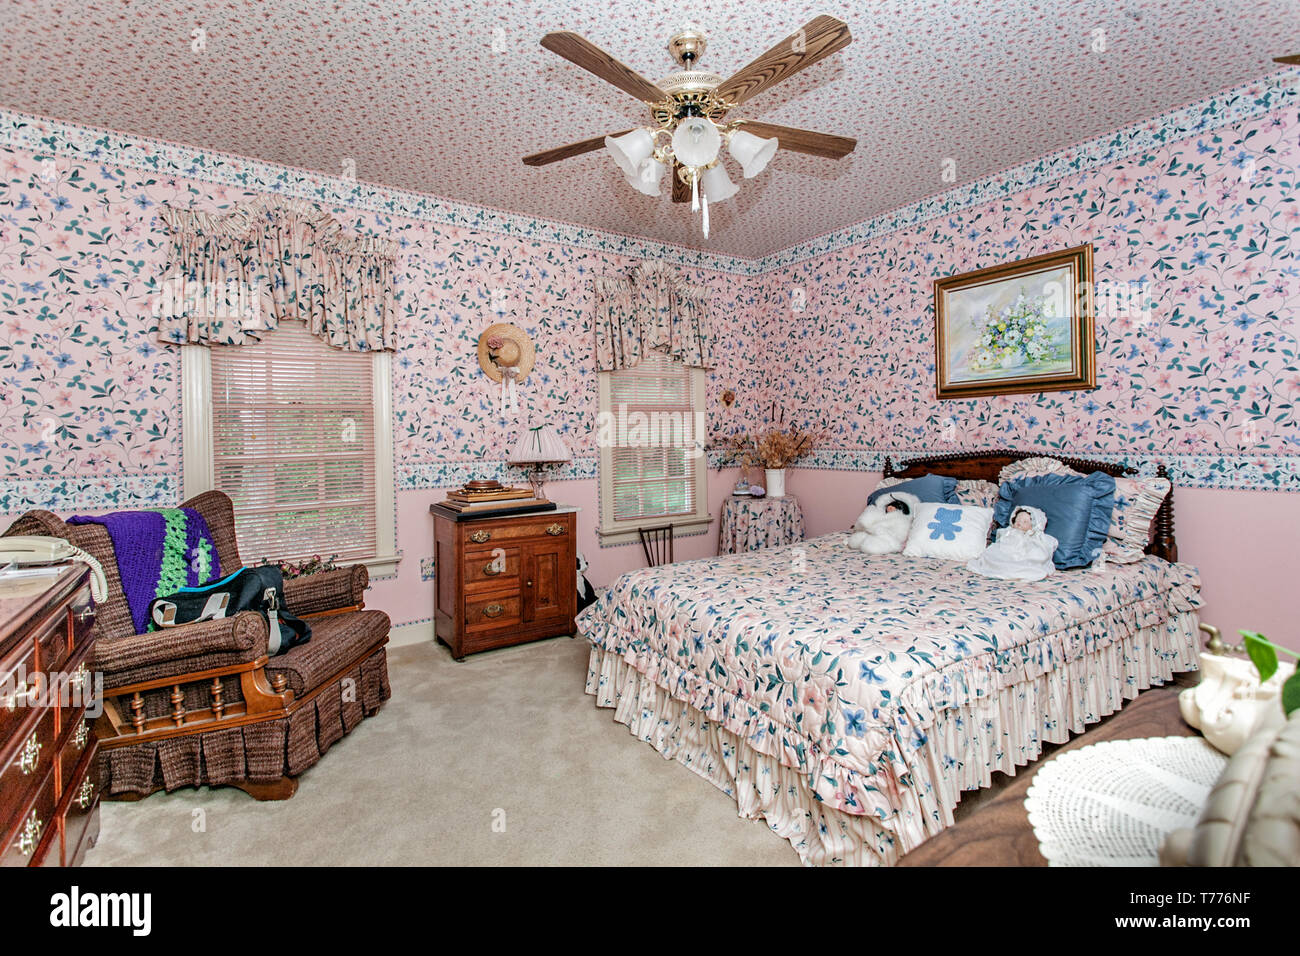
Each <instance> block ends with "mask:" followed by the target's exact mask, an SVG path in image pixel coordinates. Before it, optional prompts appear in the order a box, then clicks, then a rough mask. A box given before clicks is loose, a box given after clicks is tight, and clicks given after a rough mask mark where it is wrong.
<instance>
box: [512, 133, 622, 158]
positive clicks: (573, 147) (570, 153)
mask: <svg viewBox="0 0 1300 956" xmlns="http://www.w3.org/2000/svg"><path fill="white" fill-rule="evenodd" d="M630 132H632V131H631V130H630V129H623V130H619V131H618V132H617V133H610V134H608V135H610V136H622V135H623V134H624V133H630ZM604 145H605V137H604V136H593V137H592V138H591V139H584V140H583V141H582V142H580V143H570V144H569V145H568V146H557V147H555V148H554V149H548V150H545V151H544V152H540V153H533V154H532V155H531V156H525V157H524V165H525V166H545V165H547V164H548V163H558V162H559V161H560V160H562V159H572V158H573V157H574V156H581V155H582V154H583V153H590V152H592V151H594V150H597V149H600V148H601V147H602V146H604Z"/></svg>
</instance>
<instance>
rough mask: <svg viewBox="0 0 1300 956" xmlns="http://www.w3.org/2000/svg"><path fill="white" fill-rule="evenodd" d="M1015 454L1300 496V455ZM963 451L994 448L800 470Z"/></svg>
mask: <svg viewBox="0 0 1300 956" xmlns="http://www.w3.org/2000/svg"><path fill="white" fill-rule="evenodd" d="M1007 450H1009V451H1020V452H1026V453H1028V454H1039V455H1053V456H1057V457H1070V458H1085V459H1092V460H1094V461H1104V462H1114V463H1115V464H1120V465H1127V466H1129V467H1132V468H1136V469H1137V470H1138V472H1139V473H1141V474H1143V475H1152V474H1155V470H1156V466H1157V465H1160V464H1163V465H1164V466H1165V468H1166V469H1168V471H1169V478H1170V480H1171V481H1172V482H1173V483H1174V485H1175V486H1176V487H1180V488H1218V489H1223V490H1229V489H1231V490H1239V491H1290V492H1300V455H1278V454H1261V455H1241V454H1232V455H1180V454H1176V453H1168V454H1167V453H1164V452H1146V453H1143V452H1136V453H1128V452H1107V451H1094V450H1092V449H1087V448H1052V447H1047V446H1044V445H1030V446H1014V445H1011V446H1007ZM963 451H970V452H977V451H988V446H980V447H972V448H963V447H961V446H959V445H938V446H934V447H931V448H871V449H867V448H823V449H820V450H818V451H815V452H813V453H812V454H811V455H809V456H808V457H807V458H805V459H803V460H801V461H800V462H799V464H798V465H797V466H795V467H798V468H809V469H815V470H818V471H863V472H878V471H880V470H881V469H882V468H884V464H885V456H886V455H888V456H889V457H890V458H891V459H892V460H893V462H894V464H898V463H899V462H902V461H907V460H909V459H912V458H924V457H928V456H930V455H952V454H957V453H959V452H963Z"/></svg>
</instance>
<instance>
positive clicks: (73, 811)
mask: <svg viewBox="0 0 1300 956" xmlns="http://www.w3.org/2000/svg"><path fill="white" fill-rule="evenodd" d="M63 805H64V807H65V808H66V809H65V810H64V817H63V845H64V847H65V848H66V850H65V857H66V860H65V862H67V863H69V864H70V863H71V862H72V859H73V857H74V856H76V854H77V851H78V848H79V847H80V846H81V843H82V840H83V836H84V834H85V832H86V829H87V827H89V826H90V825H91V821H92V820H93V819H94V816H95V810H96V808H97V807H98V806H99V761H98V760H96V759H95V755H94V753H92V752H88V753H86V755H85V757H84V759H83V760H82V761H81V763H80V765H78V767H77V768H76V773H75V775H74V776H73V779H72V783H71V785H70V786H69V787H68V789H67V790H66V791H65V796H64V798H63Z"/></svg>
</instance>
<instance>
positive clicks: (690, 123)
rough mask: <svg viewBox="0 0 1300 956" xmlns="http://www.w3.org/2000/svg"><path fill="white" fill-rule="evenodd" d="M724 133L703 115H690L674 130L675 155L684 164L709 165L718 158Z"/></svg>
mask: <svg viewBox="0 0 1300 956" xmlns="http://www.w3.org/2000/svg"><path fill="white" fill-rule="evenodd" d="M721 148H722V134H721V133H719V132H718V127H717V126H715V125H714V124H713V123H712V121H710V120H708V119H706V118H705V117H703V116H688V117H686V118H685V119H684V120H682V121H681V122H680V123H678V124H677V129H676V130H675V131H674V132H673V156H674V157H675V158H676V160H677V162H679V163H681V164H682V165H683V166H707V165H709V163H711V162H713V161H714V160H715V159H717V158H718V150H720V149H721Z"/></svg>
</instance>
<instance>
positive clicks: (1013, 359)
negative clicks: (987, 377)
mask: <svg viewBox="0 0 1300 956" xmlns="http://www.w3.org/2000/svg"><path fill="white" fill-rule="evenodd" d="M1024 364H1025V356H1024V355H1023V354H1022V353H1021V351H1020V350H1019V349H1016V351H1014V352H1012V353H1011V354H1010V355H1004V356H1003V357H1002V367H1003V368H1020V366H1022V365H1024Z"/></svg>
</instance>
